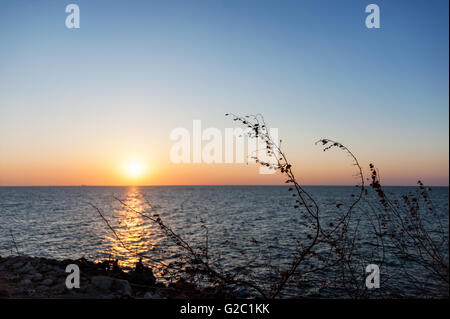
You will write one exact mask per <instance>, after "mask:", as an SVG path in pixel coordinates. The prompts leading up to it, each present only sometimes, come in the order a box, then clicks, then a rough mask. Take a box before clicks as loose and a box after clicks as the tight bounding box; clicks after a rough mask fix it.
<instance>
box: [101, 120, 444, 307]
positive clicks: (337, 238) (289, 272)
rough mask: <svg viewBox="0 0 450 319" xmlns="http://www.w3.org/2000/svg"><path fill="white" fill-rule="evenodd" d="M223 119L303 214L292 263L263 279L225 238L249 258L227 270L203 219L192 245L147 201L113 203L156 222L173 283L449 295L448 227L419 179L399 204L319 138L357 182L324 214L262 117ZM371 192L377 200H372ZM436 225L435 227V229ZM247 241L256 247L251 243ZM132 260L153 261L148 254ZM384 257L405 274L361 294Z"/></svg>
mask: <svg viewBox="0 0 450 319" xmlns="http://www.w3.org/2000/svg"><path fill="white" fill-rule="evenodd" d="M226 115H227V116H231V117H232V119H233V121H236V122H239V123H241V124H242V125H243V126H244V127H246V128H247V134H248V136H249V137H250V138H254V139H258V140H259V141H262V145H263V147H264V149H263V150H257V152H256V154H255V155H254V156H252V157H253V159H254V160H255V161H256V163H258V164H259V165H261V166H264V167H267V168H269V169H273V170H276V171H277V172H279V173H281V174H282V175H283V176H285V183H286V184H288V185H289V187H288V188H287V190H288V192H289V193H290V196H291V197H292V198H293V208H294V209H295V210H296V211H297V212H298V214H299V216H300V217H301V222H300V225H299V229H298V233H299V236H298V238H297V237H296V238H292V241H293V243H294V244H295V248H294V249H293V251H292V252H291V255H292V259H291V262H290V263H288V264H279V263H278V264H277V261H276V260H273V259H271V258H270V256H267V260H266V268H267V269H268V271H269V272H270V273H271V276H270V277H271V278H272V279H273V280H271V281H267V280H265V279H261V277H260V276H258V275H257V274H254V273H253V272H252V271H251V269H252V267H251V265H252V263H253V262H254V259H251V258H249V256H247V255H246V253H245V251H243V250H242V249H240V248H239V245H237V244H236V243H233V242H231V241H227V244H229V247H230V249H235V250H237V251H238V252H239V253H240V254H241V256H242V258H247V259H248V260H247V262H246V263H245V264H244V266H241V267H239V268H238V269H236V268H235V269H232V270H229V269H228V270H225V269H224V267H223V266H222V265H221V262H220V261H221V256H220V254H219V253H218V252H214V251H211V249H210V245H209V231H208V228H207V227H206V225H205V223H204V221H203V220H200V223H201V229H203V230H204V233H205V240H204V243H203V244H201V245H197V246H195V247H194V245H192V244H190V243H188V242H187V241H186V240H185V239H184V238H182V236H181V235H179V234H177V233H176V232H175V231H174V230H173V229H172V228H171V227H169V226H168V225H167V224H166V223H165V222H164V221H163V220H162V218H161V216H160V215H159V214H158V213H157V212H156V210H154V209H153V207H152V206H151V204H150V203H148V201H147V205H148V210H147V211H140V210H137V209H135V208H133V207H130V206H129V205H127V204H126V203H125V202H124V201H123V200H121V199H119V198H116V200H118V201H119V202H120V203H121V205H123V206H124V207H126V208H127V209H129V210H131V211H133V212H135V213H136V214H138V215H139V216H142V217H143V218H145V219H147V220H149V221H150V222H152V223H153V224H155V225H157V226H158V228H159V229H160V231H161V232H162V235H163V236H164V237H165V238H166V239H168V241H169V242H170V243H171V248H173V249H176V250H177V255H178V259H177V261H175V262H172V263H170V264H163V267H164V269H165V272H166V273H168V274H169V278H171V279H173V278H177V280H178V281H179V282H182V283H183V284H185V285H188V284H189V285H193V286H197V287H198V286H200V285H202V284H203V285H204V286H208V285H212V286H214V287H221V288H223V289H225V290H229V291H232V289H233V288H234V287H238V286H245V287H248V288H251V289H253V290H254V291H256V292H257V293H258V294H259V295H260V297H262V298H280V297H282V296H283V292H284V291H286V290H289V289H296V291H299V292H301V291H303V290H304V289H307V287H306V286H308V284H309V283H310V282H315V284H316V287H317V288H318V289H319V295H321V292H323V294H324V295H325V296H327V297H330V296H338V297H342V296H343V293H346V294H347V296H348V297H350V298H368V297H387V296H394V297H401V296H402V291H399V292H398V293H397V294H396V295H393V294H392V292H393V291H395V289H394V288H395V286H396V283H398V282H404V281H407V282H408V283H410V284H411V285H413V286H414V287H416V288H417V289H418V290H420V293H421V294H422V295H423V296H424V297H433V296H435V294H434V293H433V290H432V289H429V288H428V287H429V286H428V285H427V281H428V280H430V279H432V280H433V282H435V283H438V286H439V293H438V294H437V296H438V297H442V296H448V278H449V270H448V262H449V261H448V228H447V230H446V229H445V227H444V225H443V224H442V220H441V216H439V214H438V212H436V211H435V209H434V207H433V205H432V202H431V199H430V197H429V194H428V188H427V187H425V186H424V185H423V184H422V183H421V182H419V193H418V194H416V195H415V196H410V195H404V196H403V198H402V201H397V200H391V199H389V198H388V196H387V194H386V192H385V191H384V190H383V188H382V187H381V184H380V179H379V173H378V172H377V171H376V170H375V168H374V166H373V165H372V164H370V167H369V168H370V172H371V180H370V185H369V186H370V187H369V188H368V187H366V185H365V178H364V174H363V169H362V167H361V165H360V163H359V162H358V160H357V158H356V156H355V155H354V154H353V153H352V152H351V151H350V150H349V149H348V148H347V147H346V146H344V145H343V144H341V143H339V142H336V141H333V140H330V139H321V140H319V141H317V142H316V144H319V145H321V146H323V150H324V151H329V150H331V149H338V150H341V151H343V152H345V153H346V154H348V155H349V156H350V158H351V160H352V164H353V165H354V167H355V169H356V173H355V177H356V178H357V180H358V182H357V185H356V187H355V190H356V192H354V193H353V194H351V201H350V202H349V203H348V204H346V203H345V201H339V202H336V203H334V204H333V210H332V213H331V214H330V212H329V210H328V211H327V209H324V207H323V205H324V204H323V203H322V204H320V203H318V202H317V201H316V200H315V199H314V197H313V196H312V195H311V194H310V193H309V192H308V191H306V190H305V189H304V187H303V186H302V185H301V184H300V183H299V182H298V180H297V178H296V176H295V175H294V171H293V167H292V164H291V163H290V162H289V161H288V158H287V156H286V154H285V153H284V151H283V150H282V148H281V140H280V141H275V140H273V138H272V136H271V134H270V130H269V128H268V127H267V125H266V123H265V121H264V118H263V117H262V116H261V115H259V114H258V115H251V116H244V117H240V116H236V115H234V114H226ZM261 152H264V153H261ZM261 154H264V155H265V156H261ZM372 191H374V192H375V194H376V195H377V197H378V201H374V200H373V198H374V196H372ZM94 207H95V206H94ZM95 208H96V209H97V211H98V213H99V214H100V216H101V217H102V218H103V220H104V221H105V222H106V223H107V225H108V227H109V228H110V229H111V231H112V232H113V234H114V235H115V237H116V238H117V240H118V241H119V242H120V243H121V245H122V246H123V247H124V248H125V249H127V250H129V251H130V252H132V251H131V249H129V248H127V247H126V245H125V244H124V243H123V241H122V240H121V239H120V236H119V235H118V234H117V233H116V232H115V230H114V227H112V226H111V225H110V223H109V222H108V220H107V219H106V218H105V217H104V215H103V214H102V212H101V210H100V209H98V208H97V207H95ZM424 211H426V212H427V213H428V214H429V215H432V216H433V217H434V218H435V223H437V224H430V225H427V224H426V223H425V222H424V219H423V217H422V215H423V214H424ZM361 224H364V225H365V228H364V229H365V231H364V232H361V228H360V227H361ZM436 225H437V226H436ZM434 226H436V227H437V228H436V229H433V227H434ZM430 227H431V229H430ZM275 239H276V238H275ZM275 239H274V240H275ZM250 242H251V243H252V244H254V245H260V244H261V243H260V242H259V241H257V240H256V239H255V238H252V239H251V240H250ZM280 249H283V247H280ZM172 252H173V251H172ZM136 255H138V256H139V257H141V258H146V259H150V260H152V256H150V255H145V254H137V253H136ZM388 258H389V260H391V259H392V258H395V259H396V260H397V262H398V263H399V264H400V265H401V269H402V270H403V271H402V272H400V273H398V272H395V274H389V273H387V272H385V273H383V271H382V277H381V279H382V282H381V285H382V287H385V289H367V287H366V285H365V277H366V274H365V267H366V266H367V265H368V264H373V263H375V264H377V265H378V266H379V267H380V269H382V270H383V269H384V268H383V267H384V265H385V264H386V260H387V259H388ZM409 263H414V264H417V267H418V268H419V269H420V271H419V272H418V273H411V271H410V268H408V267H406V266H407V264H409ZM180 280H181V281H180ZM387 288H392V289H387ZM388 294H390V295H388Z"/></svg>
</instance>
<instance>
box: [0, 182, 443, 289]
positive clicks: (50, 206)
mask: <svg viewBox="0 0 450 319" xmlns="http://www.w3.org/2000/svg"><path fill="white" fill-rule="evenodd" d="M306 189H307V191H308V192H309V193H310V194H311V195H312V196H313V197H314V199H315V200H316V201H317V202H318V203H320V205H321V209H322V211H323V212H324V214H325V216H327V214H329V215H330V220H331V219H332V217H331V216H332V214H333V212H335V210H336V205H335V204H336V203H337V202H339V203H343V204H344V206H345V205H346V204H349V203H350V202H351V200H352V199H353V198H352V197H351V195H352V194H355V193H356V192H357V190H356V189H355V187H332V186H312V187H306ZM386 190H387V191H388V192H389V193H390V194H391V196H392V197H395V198H400V196H401V195H402V194H407V193H409V192H414V191H416V190H417V188H415V187H387V188H386ZM430 194H431V198H432V200H433V204H434V207H435V210H436V211H437V212H438V214H439V216H440V217H441V218H442V220H443V222H444V226H445V227H446V231H447V232H448V214H449V204H448V187H434V188H432V191H431V193H430ZM118 199H120V200H122V201H123V203H121V202H120V201H119V200H118ZM293 206H294V200H293V198H292V197H291V196H290V194H289V192H288V191H287V187H284V186H171V187H164V186H155V187H0V256H7V255H11V254H15V253H16V246H15V245H17V249H18V250H19V252H20V253H21V254H26V255H31V256H39V257H49V258H56V259H65V258H72V259H76V258H80V257H85V258H88V259H94V260H103V259H105V258H108V257H114V258H118V259H119V260H120V265H121V266H123V267H125V268H132V267H133V265H134V263H135V262H136V261H137V258H138V257H137V255H136V253H139V254H145V255H148V256H151V259H149V260H146V262H147V263H148V264H149V265H151V266H152V267H154V269H155V273H156V275H158V276H160V277H161V278H162V276H163V274H162V273H160V272H159V270H160V269H161V263H165V264H167V263H170V262H172V261H174V260H176V258H177V257H178V255H177V252H176V251H172V250H170V249H169V248H168V246H167V245H168V242H167V240H166V239H165V237H164V236H163V235H162V233H161V231H160V229H159V227H158V226H157V225H155V224H154V223H152V222H151V221H149V220H148V219H146V218H143V217H142V216H141V215H140V214H138V213H136V212H135V211H147V212H151V214H154V213H157V214H159V216H161V218H162V219H163V221H164V222H165V223H166V224H167V225H169V226H170V227H171V228H173V230H174V231H175V232H177V233H179V234H180V235H182V237H183V238H185V239H186V240H187V241H188V242H189V243H191V244H192V246H193V247H197V246H199V245H204V244H205V243H206V241H208V245H209V247H210V248H209V250H210V254H211V256H213V255H215V256H216V257H217V258H219V259H218V260H219V261H220V263H221V265H223V267H224V269H226V270H236V269H241V268H245V269H246V270H250V271H251V272H253V273H255V274H256V275H257V277H259V278H261V280H268V281H270V280H271V279H270V278H271V277H270V276H271V273H273V267H274V265H275V266H280V267H283V266H287V265H289V263H290V261H291V260H292V256H293V254H294V252H295V248H296V240H304V239H305V236H306V235H307V230H306V229H305V228H304V226H303V225H302V216H301V215H300V214H299V213H298V211H297V209H295V208H294V207H293ZM150 207H151V208H150ZM96 208H98V209H99V210H100V211H101V212H102V214H103V215H104V217H105V218H106V219H107V220H108V221H109V222H110V225H111V226H112V227H114V229H115V230H116V234H117V236H118V237H119V238H120V239H121V241H122V242H123V244H125V246H126V248H124V247H123V245H122V244H121V243H120V242H119V240H118V239H117V236H116V235H114V234H113V233H112V231H111V230H110V229H109V227H108V225H107V224H106V223H105V222H104V221H103V219H102V218H101V216H100V215H99V213H98V212H97V209H96ZM361 211H362V212H363V211H364V207H361ZM362 214H363V213H362ZM361 216H363V217H364V215H361ZM430 218H432V217H430ZM433 223H434V221H433V220H432V219H430V220H428V224H429V225H431V226H432V227H433ZM202 225H205V226H206V227H207V229H208V233H207V234H206V232H205V228H203V227H202ZM368 227H370V225H369V224H368V223H365V222H364V218H363V220H362V222H361V225H360V226H359V230H358V231H359V232H360V233H362V234H364V233H368V232H369V228H368ZM206 235H207V236H206ZM13 238H14V240H13ZM14 242H15V244H14ZM365 245H366V246H367V249H369V248H370V245H371V243H370V241H369V240H367V239H364V238H363V239H362V240H361V241H360V243H359V246H360V248H361V249H362V251H364V249H366V248H365V247H366V246H365ZM250 261H251V262H250ZM389 262H390V266H391V268H395V267H396V263H395V261H394V260H392V261H389V260H388V264H389ZM399 267H400V266H399ZM411 267H413V266H411ZM363 271H364V269H363V270H362V272H363ZM273 279H274V280H275V278H273ZM312 286H314V285H312ZM402 289H406V290H408V289H409V288H408V285H406V284H405V287H403V288H402ZM290 294H291V295H296V292H295V291H290ZM409 294H410V295H412V296H414V294H415V293H414V291H413V289H412V288H411V291H410V292H409Z"/></svg>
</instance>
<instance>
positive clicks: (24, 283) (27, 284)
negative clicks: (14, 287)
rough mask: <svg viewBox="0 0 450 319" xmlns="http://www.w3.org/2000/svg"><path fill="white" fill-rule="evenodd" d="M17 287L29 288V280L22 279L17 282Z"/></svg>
mask: <svg viewBox="0 0 450 319" xmlns="http://www.w3.org/2000/svg"><path fill="white" fill-rule="evenodd" d="M19 285H21V286H30V285H31V280H30V279H23V280H22V281H20V282H19Z"/></svg>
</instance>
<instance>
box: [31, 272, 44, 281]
mask: <svg viewBox="0 0 450 319" xmlns="http://www.w3.org/2000/svg"><path fill="white" fill-rule="evenodd" d="M43 278H44V276H42V275H41V274H40V273H35V274H34V275H33V277H32V278H31V280H32V281H41V280H42V279H43Z"/></svg>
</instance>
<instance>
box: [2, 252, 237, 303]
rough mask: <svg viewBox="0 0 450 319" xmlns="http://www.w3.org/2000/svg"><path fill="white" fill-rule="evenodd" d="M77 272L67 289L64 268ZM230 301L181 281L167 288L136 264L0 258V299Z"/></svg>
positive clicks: (18, 257) (215, 293) (210, 291)
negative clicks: (74, 268) (128, 268)
mask: <svg viewBox="0 0 450 319" xmlns="http://www.w3.org/2000/svg"><path fill="white" fill-rule="evenodd" d="M69 264H75V265H77V266H78V267H79V269H80V287H79V288H71V289H69V288H67V286H66V278H67V276H69V275H70V273H66V267H67V266H68V265H69ZM224 297H225V298H227V297H228V298H230V297H231V296H230V295H228V294H224V293H223V292H221V291H219V290H218V289H217V288H215V289H197V288H196V287H193V286H192V285H188V284H187V283H186V282H184V281H183V280H179V281H178V282H176V283H174V284H171V285H169V286H166V285H164V284H162V283H158V282H157V281H156V279H155V277H154V276H153V273H152V271H151V269H149V268H146V267H144V266H143V265H136V269H134V270H132V271H130V272H124V271H122V270H121V269H120V268H119V267H118V265H117V263H111V262H110V261H105V262H101V263H95V262H92V261H88V260H86V259H84V258H81V259H77V260H55V259H47V258H39V257H28V256H9V257H5V258H2V257H0V298H51V299H52V298H57V299H61V298H62V299H70V298H76V299H78V298H79V299H99V298H100V299H116V298H119V299H120V298H139V299H160V298H224Z"/></svg>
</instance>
